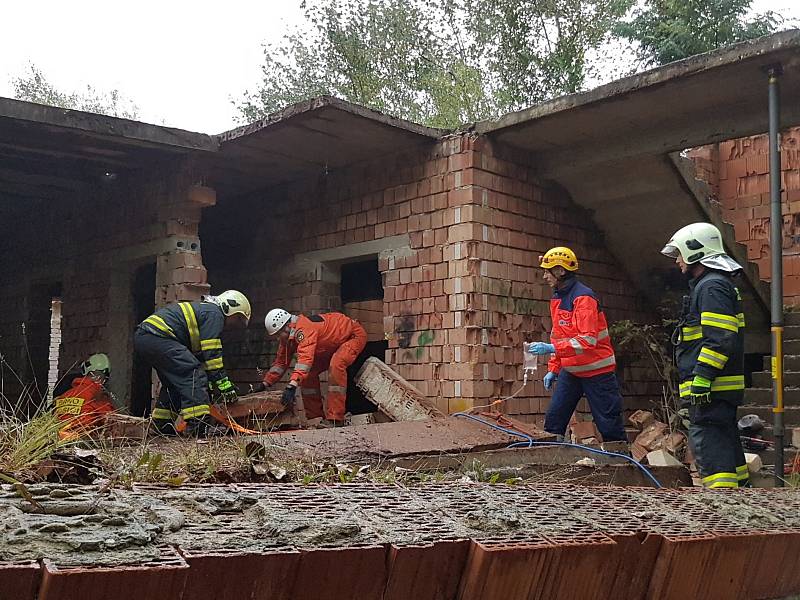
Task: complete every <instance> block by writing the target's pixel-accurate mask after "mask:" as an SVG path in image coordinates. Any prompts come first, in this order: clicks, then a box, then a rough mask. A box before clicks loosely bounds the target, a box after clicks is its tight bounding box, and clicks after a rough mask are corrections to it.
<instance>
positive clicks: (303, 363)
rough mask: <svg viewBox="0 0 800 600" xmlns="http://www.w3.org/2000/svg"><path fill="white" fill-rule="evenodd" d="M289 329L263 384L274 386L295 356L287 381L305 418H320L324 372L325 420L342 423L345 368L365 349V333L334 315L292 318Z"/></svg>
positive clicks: (361, 328)
mask: <svg viewBox="0 0 800 600" xmlns="http://www.w3.org/2000/svg"><path fill="white" fill-rule="evenodd" d="M289 327H290V329H289V339H288V340H287V341H285V342H284V341H283V340H281V342H280V345H279V346H278V355H277V357H276V358H275V362H274V363H273V364H272V367H270V369H269V371H267V374H266V376H265V377H264V384H265V385H267V386H270V385H273V384H275V383H277V382H278V381H279V380H280V378H281V377H282V376H283V374H284V373H285V372H286V370H287V369H288V368H289V362H290V360H291V358H292V356H293V355H294V354H295V353H297V360H296V362H295V365H294V371H292V375H291V381H294V382H296V383H297V384H298V385H299V386H300V393H301V394H302V396H303V407H304V408H305V411H306V418H308V419H314V418H317V417H321V416H323V411H322V397H321V394H320V383H319V375H320V373H323V372H325V371H328V372H329V381H328V398H327V399H328V403H327V410H326V411H325V417H326V418H328V419H331V420H337V421H340V420H342V419H344V415H345V400H346V396H347V367H349V366H350V365H351V364H353V362H355V360H356V358H358V355H359V354H361V351H362V350H364V347H365V346H366V345H367V332H366V331H365V330H364V328H363V327H362V326H361V324H360V323H359V322H358V321H354V320H353V319H351V318H350V317H348V316H347V315H343V314H342V313H335V312H332V313H323V314H321V315H312V316H311V317H306V316H304V315H300V316H298V317H295V318H293V320H292V322H291V323H290V325H289Z"/></svg>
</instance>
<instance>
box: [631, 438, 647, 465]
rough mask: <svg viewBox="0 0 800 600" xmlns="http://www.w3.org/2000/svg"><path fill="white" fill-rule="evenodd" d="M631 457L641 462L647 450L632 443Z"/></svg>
mask: <svg viewBox="0 0 800 600" xmlns="http://www.w3.org/2000/svg"><path fill="white" fill-rule="evenodd" d="M631 456H633V458H634V459H636V460H638V461H639V462H641V461H642V459H643V458H644V457H645V456H647V448H645V447H644V446H642V445H641V444H637V443H636V442H633V443H632V444H631Z"/></svg>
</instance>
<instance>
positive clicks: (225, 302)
mask: <svg viewBox="0 0 800 600" xmlns="http://www.w3.org/2000/svg"><path fill="white" fill-rule="evenodd" d="M205 300H207V301H209V302H213V303H214V304H216V305H217V306H219V307H220V308H221V309H222V313H223V314H224V315H225V316H226V317H230V316H231V315H235V314H236V313H239V314H242V315H244V317H245V319H247V321H248V322H250V314H251V312H250V301H249V300H248V299H247V296H245V295H244V294H243V293H242V292H237V291H236V290H226V291H224V292H222V293H221V294H220V295H219V296H208V297H206V298H205Z"/></svg>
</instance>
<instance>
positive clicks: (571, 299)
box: [548, 278, 617, 377]
mask: <svg viewBox="0 0 800 600" xmlns="http://www.w3.org/2000/svg"><path fill="white" fill-rule="evenodd" d="M550 317H551V319H552V320H553V330H552V332H551V333H550V343H551V344H553V345H554V346H555V347H556V352H555V354H553V355H552V356H551V357H550V362H549V364H548V368H549V370H550V371H553V372H554V373H558V372H559V371H560V370H561V369H564V370H565V371H568V372H570V373H572V374H573V375H575V376H576V377H592V376H594V375H600V374H602V373H611V372H613V371H614V370H615V369H616V365H617V363H616V359H615V357H614V348H612V346H611V338H610V337H609V335H608V323H607V322H606V316H605V313H603V310H602V309H601V308H600V304H599V303H598V301H597V298H596V296H595V294H594V292H593V291H592V290H591V289H590V288H589V287H588V286H586V285H584V284H583V283H581V282H580V281H578V280H577V279H575V278H572V279H571V280H570V281H569V282H568V283H567V285H566V286H565V287H564V288H563V289H561V290H556V292H555V293H554V294H553V298H552V299H551V300H550Z"/></svg>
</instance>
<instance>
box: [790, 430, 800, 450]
mask: <svg viewBox="0 0 800 600" xmlns="http://www.w3.org/2000/svg"><path fill="white" fill-rule="evenodd" d="M790 436H791V440H792V446H794V447H795V448H800V427H792V431H791V433H790Z"/></svg>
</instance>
